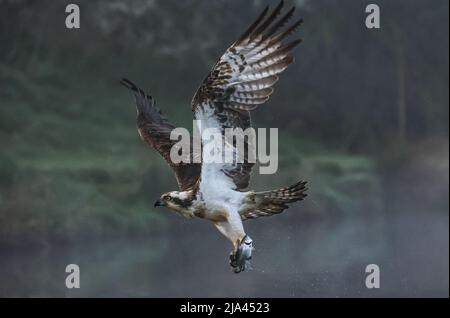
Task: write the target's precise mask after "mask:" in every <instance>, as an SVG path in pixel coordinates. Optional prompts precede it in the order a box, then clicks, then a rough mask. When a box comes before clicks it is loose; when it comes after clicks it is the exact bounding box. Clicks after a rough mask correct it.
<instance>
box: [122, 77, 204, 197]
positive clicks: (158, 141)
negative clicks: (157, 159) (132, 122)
mask: <svg viewBox="0 0 450 318" xmlns="http://www.w3.org/2000/svg"><path fill="white" fill-rule="evenodd" d="M121 83H122V85H124V86H125V87H127V88H129V89H131V90H132V91H133V92H134V96H135V99H136V109H137V128H138V132H139V135H140V136H141V138H142V139H143V140H144V141H145V142H146V143H147V144H149V145H150V146H151V147H152V148H154V149H155V150H156V151H158V152H159V153H160V154H161V155H162V156H163V157H164V159H165V160H166V161H167V163H168V164H169V166H170V167H171V168H172V170H173V172H174V174H175V177H176V179H177V183H178V187H179V188H180V190H181V191H185V190H188V189H191V188H193V187H194V185H195V184H196V183H197V181H198V179H199V177H200V170H201V166H200V164H198V163H189V164H188V163H183V162H182V163H178V164H176V163H173V162H172V161H171V159H170V149H171V148H172V146H173V145H174V144H175V143H176V142H177V141H176V140H170V133H171V131H172V130H173V129H174V128H175V126H174V125H173V124H171V123H170V122H169V121H168V120H167V119H166V118H165V117H164V116H163V115H162V113H161V111H160V110H159V109H158V108H157V107H156V105H155V100H154V99H153V98H152V96H150V95H146V94H145V93H144V91H143V90H142V89H140V88H138V87H137V86H136V85H135V84H134V83H133V82H131V81H130V80H128V79H122V80H121ZM190 144H191V145H192V142H191V143H190ZM191 153H192V152H191ZM191 162H192V161H191Z"/></svg>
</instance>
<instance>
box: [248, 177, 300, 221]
mask: <svg viewBox="0 0 450 318" xmlns="http://www.w3.org/2000/svg"><path fill="white" fill-rule="evenodd" d="M306 190H308V188H306V181H299V182H297V183H296V184H294V185H291V186H289V187H285V188H281V189H278V190H270V191H263V192H255V193H254V198H253V201H254V204H255V205H256V208H253V209H248V210H245V211H243V212H242V213H241V219H242V220H246V219H254V218H258V217H260V216H270V215H273V214H279V213H281V212H283V211H284V210H286V209H287V208H289V206H288V203H293V202H296V201H301V200H303V199H304V198H305V197H306V196H307V194H306Z"/></svg>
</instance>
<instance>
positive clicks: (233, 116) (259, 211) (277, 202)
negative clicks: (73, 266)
mask: <svg viewBox="0 0 450 318" xmlns="http://www.w3.org/2000/svg"><path fill="white" fill-rule="evenodd" d="M282 7H283V1H281V2H280V4H279V5H278V6H277V7H276V8H275V9H274V10H273V12H272V13H271V14H269V15H268V11H269V7H268V6H267V7H266V8H265V9H264V11H263V12H262V13H261V14H260V15H259V17H258V18H257V19H256V21H255V22H254V23H253V24H252V25H251V26H250V27H249V28H248V29H247V30H246V31H245V32H244V34H243V35H242V36H241V37H240V38H239V39H238V40H237V41H236V42H234V43H233V44H232V45H231V46H230V47H229V48H228V49H227V50H226V52H225V53H224V54H223V55H222V57H221V58H220V60H219V61H218V62H217V64H216V65H215V66H214V67H213V69H212V71H211V72H210V73H209V75H208V76H207V77H206V78H205V80H204V81H203V83H202V84H201V85H200V87H199V88H198V90H197V92H196V93H195V95H194V97H193V99H192V102H191V106H192V111H193V114H194V118H195V119H196V120H197V121H198V122H199V123H201V126H202V127H201V130H203V129H206V128H218V129H219V130H220V131H221V132H222V133H223V131H224V130H225V128H242V129H243V130H245V129H247V128H249V127H251V121H250V111H251V110H254V109H255V108H257V107H258V106H259V105H261V104H263V103H264V102H265V101H267V100H268V99H269V96H270V95H271V94H272V92H273V88H272V87H273V86H274V84H275V82H277V80H278V76H277V74H279V73H281V72H282V71H284V70H285V69H286V68H287V67H288V65H289V64H291V63H292V62H293V61H294V59H293V57H292V56H291V55H290V51H291V50H292V49H293V48H294V47H295V46H297V45H298V44H299V43H300V42H301V39H297V40H294V41H292V42H288V43H285V40H286V38H287V37H288V36H289V35H291V34H292V33H293V32H294V31H295V30H296V29H297V28H298V27H299V26H300V25H301V23H302V19H300V20H298V21H296V22H294V23H293V24H292V25H290V26H289V27H287V28H284V26H285V24H286V23H287V22H288V21H289V20H290V19H291V18H292V16H293V13H294V9H295V8H294V7H293V8H292V9H290V10H289V11H288V12H287V13H285V14H284V15H283V16H282V17H280V18H278V17H279V15H280V13H281V9H282ZM121 83H122V84H123V85H124V86H126V87H127V88H129V89H131V90H133V91H134V95H135V102H136V108H137V127H138V131H139V134H140V136H141V138H142V139H143V140H144V141H145V142H147V143H148V144H149V145H150V146H152V147H153V148H154V149H156V150H157V151H158V152H159V153H160V154H161V155H162V156H163V157H164V158H165V160H166V161H167V162H168V164H169V166H170V167H171V168H172V170H173V172H174V174H175V177H176V180H177V183H178V187H179V191H171V192H167V193H164V194H162V195H161V197H160V198H159V199H158V200H157V201H156V202H155V207H156V206H165V207H167V208H169V209H171V210H173V211H175V212H176V213H178V214H180V215H182V216H185V217H187V218H193V217H198V218H202V219H206V220H209V221H211V222H213V223H214V225H215V226H216V228H217V229H218V230H219V231H220V232H221V233H222V234H223V235H224V236H225V237H227V238H228V239H229V240H230V241H231V243H232V244H233V250H232V252H231V254H230V265H231V267H232V269H233V271H234V272H235V273H239V272H241V271H243V270H245V269H247V268H248V267H249V260H250V259H251V255H252V250H253V241H252V239H251V238H250V237H249V236H248V235H247V234H246V233H245V231H244V226H243V223H242V221H243V220H247V219H253V218H257V217H260V216H270V215H273V214H278V213H281V212H282V211H283V210H285V209H287V208H288V204H289V203H292V202H295V201H299V200H302V199H303V198H304V197H305V196H306V193H305V191H306V187H305V184H306V182H304V181H300V182H297V183H296V184H294V185H292V186H289V187H286V188H282V189H279V190H272V191H264V192H255V191H251V190H246V188H247V187H248V184H249V180H250V172H251V170H252V167H253V165H254V163H252V162H249V160H248V157H247V156H245V155H244V160H243V162H240V163H238V162H233V163H206V162H205V160H204V158H205V157H206V156H208V155H209V153H206V152H205V150H204V149H202V153H201V156H202V160H201V162H200V163H192V162H190V163H186V162H180V163H174V162H173V161H172V160H171V158H170V150H171V148H172V146H174V144H175V143H176V142H177V141H175V140H171V139H170V133H171V131H172V130H173V129H174V128H175V126H174V125H172V124H171V123H170V122H169V121H168V120H167V119H166V118H165V117H164V116H163V115H162V114H161V112H160V110H159V109H158V108H157V107H156V105H155V100H154V99H153V98H152V96H149V95H146V94H145V93H144V92H143V91H142V90H141V89H140V88H138V87H137V86H136V85H135V84H134V83H133V82H131V81H130V80H127V79H122V81H121ZM203 143H205V140H204V139H203V138H202V145H203ZM234 150H235V151H237V148H236V149H234ZM241 155H242V154H241Z"/></svg>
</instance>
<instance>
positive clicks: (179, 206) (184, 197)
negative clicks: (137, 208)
mask: <svg viewBox="0 0 450 318" xmlns="http://www.w3.org/2000/svg"><path fill="white" fill-rule="evenodd" d="M192 201H193V198H192V196H191V195H190V193H188V192H187V191H183V192H179V191H171V192H166V193H163V194H162V195H161V197H160V198H159V199H158V200H157V201H156V202H155V207H158V206H165V207H167V208H169V209H172V210H175V211H179V212H181V211H185V210H186V209H188V208H189V207H190V206H191V205H192Z"/></svg>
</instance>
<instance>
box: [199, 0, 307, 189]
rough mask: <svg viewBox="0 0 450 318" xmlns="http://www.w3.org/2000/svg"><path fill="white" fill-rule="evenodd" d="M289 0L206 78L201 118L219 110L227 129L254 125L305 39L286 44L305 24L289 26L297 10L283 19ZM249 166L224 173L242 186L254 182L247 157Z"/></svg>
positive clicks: (202, 87) (254, 27) (247, 34)
mask: <svg viewBox="0 0 450 318" xmlns="http://www.w3.org/2000/svg"><path fill="white" fill-rule="evenodd" d="M282 7H283V1H281V2H280V3H279V4H278V6H277V7H276V8H275V9H274V10H273V11H272V13H271V14H269V15H268V12H269V7H268V6H267V7H266V8H265V9H264V10H263V12H262V13H261V14H260V15H259V17H258V18H257V19H256V21H255V22H254V23H253V24H252V25H251V26H250V27H249V28H248V29H247V30H246V31H245V32H244V33H243V34H242V36H241V37H240V38H239V39H238V40H237V41H236V42H235V43H233V44H232V45H231V46H230V47H229V48H228V49H227V50H226V52H225V53H224V54H223V55H222V57H221V58H220V60H219V61H218V62H217V64H216V65H215V66H214V68H213V69H212V71H211V72H210V73H209V74H208V76H207V77H206V78H205V79H204V81H203V83H202V84H201V85H200V87H199V88H198V90H197V92H196V93H195V95H194V97H193V99H192V110H193V111H194V114H195V117H196V119H201V117H202V116H201V115H200V114H201V113H202V111H203V110H202V108H204V107H208V108H212V109H213V110H214V116H216V118H217V121H218V122H219V123H220V125H221V127H222V128H227V127H230V128H242V129H243V130H245V129H246V128H248V127H250V125H251V123H250V114H249V111H251V110H253V109H255V108H257V107H258V106H259V105H261V104H263V103H265V102H266V101H267V100H268V99H269V98H270V95H271V94H272V93H273V86H274V84H275V83H276V82H277V81H278V74H280V73H281V72H283V71H284V70H285V69H286V68H287V67H288V66H289V64H291V63H292V62H293V61H294V58H293V57H292V56H291V55H289V54H290V51H291V50H292V49H293V48H294V47H295V46H297V45H298V44H299V43H300V42H301V39H297V40H294V41H292V42H289V43H285V40H286V38H287V37H288V36H289V35H291V34H292V33H293V32H294V31H295V30H297V29H298V27H299V26H300V25H301V23H302V20H301V19H300V20H297V21H295V22H294V23H292V24H291V25H290V26H288V27H287V28H286V29H285V30H282V29H283V27H284V26H285V25H286V24H287V23H288V22H289V21H290V19H291V18H292V17H293V14H294V10H295V8H292V9H290V10H289V11H288V12H287V13H285V14H284V15H283V16H282V17H281V18H278V17H279V16H280V13H281V9H282ZM244 156H245V162H244V163H243V164H234V165H233V166H232V167H230V166H224V167H223V168H222V170H221V171H222V172H223V173H225V175H227V176H228V177H231V178H232V180H233V182H234V184H235V185H236V189H237V190H242V189H244V188H246V187H247V186H248V181H249V179H250V172H251V168H252V166H253V163H249V162H248V160H247V156H246V155H244Z"/></svg>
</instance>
